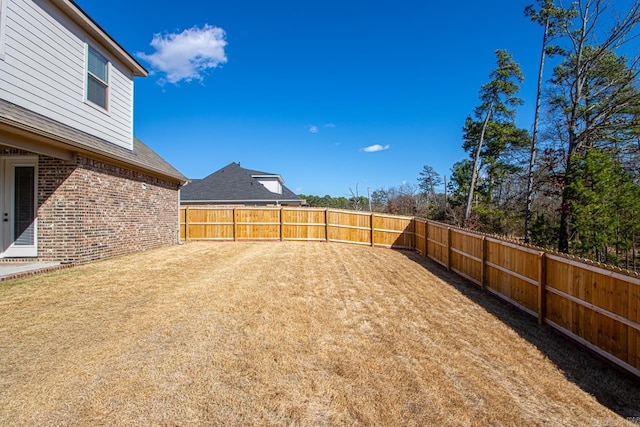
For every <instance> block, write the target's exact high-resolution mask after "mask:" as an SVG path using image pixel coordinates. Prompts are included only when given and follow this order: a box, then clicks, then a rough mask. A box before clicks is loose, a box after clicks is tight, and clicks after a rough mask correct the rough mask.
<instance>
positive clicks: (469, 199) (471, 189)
mask: <svg viewBox="0 0 640 427" xmlns="http://www.w3.org/2000/svg"><path fill="white" fill-rule="evenodd" d="M492 110H493V101H492V102H491V104H490V105H489V109H488V111H487V116H486V117H485V118H484V123H483V124H482V132H480V141H479V142H478V148H477V149H476V154H475V156H474V157H473V171H472V173H471V185H470V186H469V196H468V197H467V206H466V208H465V210H464V218H463V221H464V225H465V226H466V224H467V222H468V220H469V217H470V216H471V205H472V204H473V193H474V191H475V188H476V182H477V180H478V173H479V170H478V169H479V166H480V153H481V152H482V144H483V143H484V135H485V132H486V131H487V126H488V125H489V120H490V119H491V111H492Z"/></svg>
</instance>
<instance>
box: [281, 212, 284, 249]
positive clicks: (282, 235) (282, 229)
mask: <svg viewBox="0 0 640 427" xmlns="http://www.w3.org/2000/svg"><path fill="white" fill-rule="evenodd" d="M282 209H284V208H283V207H280V241H281V242H282V241H283V240H284V234H283V233H284V220H283V216H282Z"/></svg>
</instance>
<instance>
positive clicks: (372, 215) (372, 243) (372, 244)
mask: <svg viewBox="0 0 640 427" xmlns="http://www.w3.org/2000/svg"><path fill="white" fill-rule="evenodd" d="M374 217H375V214H374V213H373V212H371V216H370V217H369V222H370V225H371V236H370V237H371V247H373V246H375V244H376V242H375V238H374V235H373V231H374V228H373V218H374Z"/></svg>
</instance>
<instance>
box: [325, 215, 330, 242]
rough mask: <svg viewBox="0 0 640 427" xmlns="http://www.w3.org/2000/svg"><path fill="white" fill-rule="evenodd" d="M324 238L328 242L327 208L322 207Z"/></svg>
mask: <svg viewBox="0 0 640 427" xmlns="http://www.w3.org/2000/svg"><path fill="white" fill-rule="evenodd" d="M324 240H325V241H326V242H327V243H329V208H325V209H324Z"/></svg>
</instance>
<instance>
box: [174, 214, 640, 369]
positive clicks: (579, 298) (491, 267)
mask: <svg viewBox="0 0 640 427" xmlns="http://www.w3.org/2000/svg"><path fill="white" fill-rule="evenodd" d="M180 236H181V238H182V239H184V240H236V241H238V240H288V241H326V242H344V243H352V244H359V245H369V246H384V247H391V248H403V249H412V250H416V251H418V252H419V253H420V254H422V255H423V256H426V257H429V258H430V259H432V260H433V261H435V262H437V263H439V264H441V265H442V266H444V267H446V268H447V269H449V270H451V271H453V272H455V273H456V274H458V275H460V276H461V277H464V278H465V279H467V280H468V281H470V282H472V283H474V284H476V285H477V286H479V287H480V288H482V289H484V290H486V291H488V292H490V293H492V294H494V295H496V296H497V297H499V298H502V299H504V300H506V301H508V302H509V303H511V304H513V305H514V306H516V307H518V308H519V309H521V310H522V311H524V312H526V313H528V314H530V315H532V316H535V317H536V318H537V319H538V322H539V323H540V324H547V325H549V326H551V327H553V328H554V329H556V330H558V331H560V332H561V333H563V334H565V335H567V336H569V337H571V338H572V339H574V340H576V341H578V342H579V343H581V344H583V345H584V346H586V347H588V348H590V349H591V350H593V351H595V352H596V353H598V354H600V355H601V356H603V357H605V358H607V359H609V360H610V361H612V362H614V363H616V364H618V365H619V366H621V367H623V368H624V369H626V370H628V371H629V372H631V373H633V374H634V375H636V376H639V377H640V277H638V276H637V275H634V274H633V273H630V272H623V271H621V270H616V269H613V268H611V267H608V266H601V265H593V264H592V263H589V262H583V261H580V260H576V259H573V258H571V257H566V256H564V255H560V254H556V253H551V252H546V251H542V250H540V249H537V248H531V247H528V246H523V245H519V244H517V243H513V242H509V241H505V240H501V239H498V238H495V237H491V236H486V235H483V234H478V233H474V232H470V231H468V230H463V229H459V228H456V227H451V226H449V225H446V224H441V223H438V222H434V221H427V220H425V219H420V218H412V217H402V216H394V215H386V214H377V213H370V212H354V211H344V210H335V209H318V208H286V207H282V208H263V207H260V208H249V207H236V208H230V207H229V208H227V207H182V208H181V210H180Z"/></svg>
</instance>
